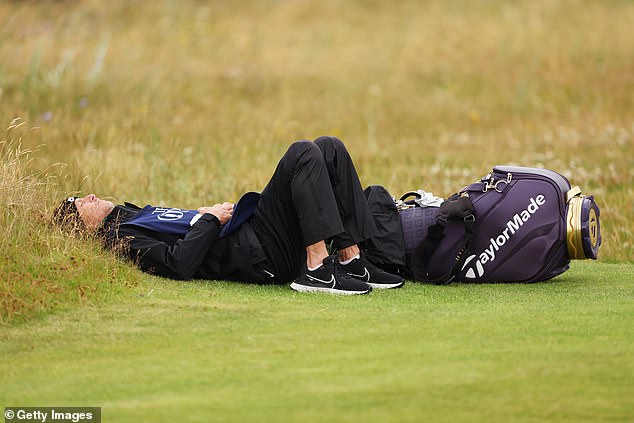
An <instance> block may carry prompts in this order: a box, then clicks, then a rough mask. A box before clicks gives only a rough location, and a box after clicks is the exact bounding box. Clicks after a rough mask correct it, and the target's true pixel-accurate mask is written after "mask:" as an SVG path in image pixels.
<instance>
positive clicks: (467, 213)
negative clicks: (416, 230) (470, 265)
mask: <svg viewBox="0 0 634 423" xmlns="http://www.w3.org/2000/svg"><path fill="white" fill-rule="evenodd" d="M456 220H461V221H462V222H463V223H464V227H465V232H464V235H463V236H462V240H461V245H460V248H459V249H458V252H457V253H456V256H455V258H454V265H453V266H452V268H451V269H450V270H449V272H447V273H445V274H444V275H442V276H440V277H438V278H430V277H429V271H428V265H429V260H430V259H431V256H432V255H433V254H434V252H435V251H436V249H437V248H438V245H440V241H441V240H442V239H443V238H444V236H445V227H446V226H447V222H449V221H456ZM474 227H475V208H474V207H473V203H472V202H471V199H470V198H469V197H468V196H461V195H458V194H454V195H452V196H451V197H449V198H448V199H447V200H445V201H443V203H442V204H441V205H440V211H439V213H438V216H437V220H436V223H435V224H434V225H432V226H430V227H429V229H428V232H427V236H426V237H425V239H424V240H423V241H422V242H421V243H420V244H419V245H418V247H416V250H414V253H413V255H412V258H413V263H412V265H411V266H410V270H411V272H412V274H413V275H414V277H415V278H416V279H418V280H421V281H424V282H431V283H433V284H437V285H441V284H448V283H449V282H451V281H452V280H453V278H454V277H455V276H456V274H457V273H458V272H459V271H460V269H461V268H462V266H463V264H464V261H465V259H466V258H467V255H466V254H465V253H466V252H467V251H468V249H469V246H470V245H471V241H472V239H473V228H474Z"/></svg>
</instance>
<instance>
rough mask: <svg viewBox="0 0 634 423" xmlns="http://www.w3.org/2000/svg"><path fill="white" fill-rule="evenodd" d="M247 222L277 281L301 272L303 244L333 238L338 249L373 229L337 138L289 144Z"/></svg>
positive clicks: (365, 236)
mask: <svg viewBox="0 0 634 423" xmlns="http://www.w3.org/2000/svg"><path fill="white" fill-rule="evenodd" d="M250 222H251V225H252V227H253V229H254V231H255V234H256V236H257V238H258V239H259V241H260V243H261V244H262V246H263V248H264V250H265V254H266V256H267V260H268V263H267V264H266V266H267V267H269V269H267V270H269V271H270V272H272V273H273V274H274V275H275V276H274V281H275V282H277V283H285V282H288V281H291V280H293V279H294V278H296V277H297V276H298V275H299V273H300V271H301V270H302V268H303V266H304V264H305V261H306V247H307V246H309V245H312V244H315V243H316V242H318V241H321V240H331V239H332V240H334V243H335V246H336V247H337V249H342V248H346V247H350V246H352V245H354V244H356V243H359V242H361V241H363V240H365V239H368V238H371V237H372V236H373V235H374V234H375V233H376V226H375V225H374V221H373V219H372V215H371V213H370V208H369V206H368V203H367V200H366V198H365V195H364V194H363V189H362V187H361V183H360V181H359V176H358V175H357V171H356V169H355V167H354V163H353V162H352V159H351V158H350V154H349V153H348V150H346V147H345V145H344V144H343V142H341V140H339V139H338V138H335V137H320V138H317V139H316V140H315V141H314V142H311V141H298V142H295V143H293V144H292V145H291V146H290V147H289V149H288V151H287V152H286V153H285V154H284V156H283V157H282V159H281V160H280V162H279V164H278V166H277V169H276V170H275V173H274V174H273V177H272V178H271V180H270V181H269V183H268V185H267V186H266V187H265V188H264V190H263V191H262V197H261V199H260V202H259V203H258V208H257V209H256V211H255V213H254V215H253V217H252V218H251V220H250Z"/></svg>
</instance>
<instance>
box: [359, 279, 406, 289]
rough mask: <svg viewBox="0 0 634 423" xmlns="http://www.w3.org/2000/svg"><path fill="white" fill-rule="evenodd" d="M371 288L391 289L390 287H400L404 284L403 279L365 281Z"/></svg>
mask: <svg viewBox="0 0 634 423" xmlns="http://www.w3.org/2000/svg"><path fill="white" fill-rule="evenodd" d="M366 283H367V284H368V285H370V286H371V287H372V288H373V289H392V288H400V287H402V286H403V285H405V281H403V282H399V283H372V282H366Z"/></svg>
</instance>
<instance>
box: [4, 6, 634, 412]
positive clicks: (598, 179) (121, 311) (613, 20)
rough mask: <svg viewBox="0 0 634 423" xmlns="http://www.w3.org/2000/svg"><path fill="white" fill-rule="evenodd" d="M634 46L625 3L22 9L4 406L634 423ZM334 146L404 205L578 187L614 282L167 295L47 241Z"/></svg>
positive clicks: (7, 224) (11, 95)
mask: <svg viewBox="0 0 634 423" xmlns="http://www.w3.org/2000/svg"><path fill="white" fill-rule="evenodd" d="M632 22H634V3H633V2H628V1H618V0H605V1H588V0H561V1H550V0H530V1H529V0H525V1H524V0H521V1H514V2H507V1H502V0H491V1H479V0H475V1H472V0H455V1H451V2H447V1H435V0H430V1H417V0H403V1H398V2H379V1H375V0H355V1H340V0H323V1H274V0H272V1H267V2H261V1H250V0H235V1H231V2H223V1H215V2H199V1H193V0H183V1H178V2H177V1H171V0H161V1H154V2H128V1H124V0H111V1H109V2H107V3H104V2H102V1H99V0H83V1H81V2H74V1H50V0H48V1H47V0H44V1H39V2H17V1H4V2H0V128H2V129H4V128H8V129H7V130H6V131H5V132H3V133H0V239H1V243H0V375H2V383H0V407H1V406H3V405H5V406H7V405H39V404H50V405H61V404H66V405H79V404H85V405H96V406H102V407H103V408H104V421H174V420H192V421H195V420H198V421H205V422H206V421H213V420H216V421H245V420H246V421H261V420H265V419H270V420H273V421H288V420H291V421H318V420H319V421H330V420H332V421H355V422H356V421H363V420H364V419H365V420H367V421H399V422H401V421H413V422H414V421H415V422H418V421H424V420H432V421H486V422H489V421H544V420H549V421H550V420H552V421H571V422H572V421H574V422H577V421H631V420H633V419H634V405H633V401H632V399H631V398H633V397H634V392H633V388H632V387H633V384H632V380H634V375H633V371H632V367H633V364H632V360H631V356H632V353H633V351H632V349H633V348H632V347H633V345H632V344H633V342H634V341H633V340H634V334H633V333H632V329H631V326H632V325H631V322H632V317H633V316H632V314H633V304H632V298H633V297H634V295H633V292H632V291H633V290H634V288H633V286H634V285H633V283H632V281H633V280H634V275H633V270H634V265H633V264H632V261H633V260H634V243H632V239H634V223H633V222H634V207H633V204H632V199H633V198H634V120H633V113H632V112H633V110H634V96H633V95H632V93H634V79H633V77H632V75H634V72H633V66H632V64H633V63H634V49H632V45H634V32H632ZM16 118H19V119H16ZM2 125H4V126H2ZM324 134H328V135H335V136H338V137H340V138H342V139H343V140H345V141H346V144H347V146H348V147H349V150H350V151H351V154H352V156H353V158H354V159H355V163H356V164H357V166H358V171H359V174H360V177H361V180H362V183H363V184H364V185H369V184H375V183H379V184H382V185H385V186H386V187H387V188H388V190H390V191H391V192H392V193H393V194H395V195H399V194H401V193H402V192H405V191H409V190H411V189H418V188H423V189H426V190H428V191H433V192H434V193H435V194H437V195H441V196H448V195H451V194H452V193H453V192H455V191H456V190H459V189H460V188H461V187H463V186H465V185H467V184H469V183H471V182H472V181H474V180H475V179H477V178H479V177H481V176H483V175H485V174H486V173H487V172H488V171H489V170H490V168H491V166H493V165H495V164H500V163H510V164H517V165H524V166H539V167H546V168H550V169H552V170H555V171H558V172H560V173H562V174H563V175H564V176H566V177H567V178H569V179H570V181H571V182H572V183H573V185H579V186H580V187H581V188H582V189H583V191H584V192H585V193H587V194H593V195H595V198H596V200H597V202H598V204H599V206H600V207H601V212H602V213H601V224H602V232H603V241H604V243H603V245H602V247H601V250H600V260H599V262H575V263H573V268H572V270H571V271H569V272H567V273H566V274H564V275H562V276H561V277H559V278H557V279H555V280H554V281H552V282H548V283H540V284H536V285H477V286H475V285H474V286H471V285H450V286H447V287H435V286H426V285H414V284H410V285H408V286H407V287H406V288H405V289H403V290H399V291H393V292H375V293H373V294H372V295H370V296H367V297H363V298H333V297H330V296H312V295H299V294H297V293H294V292H292V291H291V290H290V289H289V288H287V287H257V286H248V285H240V284H235V283H228V282H208V283H207V282H200V281H198V282H191V283H179V282H172V281H168V280H162V279H157V278H153V277H149V276H146V275H143V274H141V273H140V272H138V271H137V270H135V269H134V268H133V267H132V266H131V265H129V264H128V263H122V262H120V261H118V260H116V259H115V258H114V257H113V256H112V255H111V254H110V253H108V252H105V251H103V250H101V249H100V247H99V246H98V245H97V243H95V242H94V241H93V240H90V239H75V238H70V237H67V236H66V235H64V234H63V233H62V232H61V231H59V230H58V229H56V228H52V227H50V226H49V225H48V224H47V219H48V216H50V212H51V208H52V207H53V205H54V204H56V203H57V202H58V201H59V199H60V198H64V197H66V196H67V195H68V194H69V193H75V192H82V193H84V194H86V193H88V192H95V193H96V194H98V195H101V196H104V197H107V198H110V199H112V200H114V201H116V202H122V201H132V202H136V203H139V204H141V205H144V204H145V203H153V204H156V205H159V204H161V205H170V206H178V207H188V208H197V207H199V206H202V205H211V204H214V203H216V202H222V201H235V200H236V199H237V198H238V196H239V195H240V194H241V193H242V192H244V191H247V190H260V189H261V188H262V187H263V186H264V184H265V183H266V181H267V178H268V177H269V176H270V175H271V173H272V171H273V169H274V167H275V165H276V162H277V160H278V159H279V157H280V156H281V154H282V153H283V152H284V150H285V148H286V147H287V146H288V144H289V143H290V142H292V141H294V140H297V139H305V138H309V139H312V138H315V137H317V136H319V135H324Z"/></svg>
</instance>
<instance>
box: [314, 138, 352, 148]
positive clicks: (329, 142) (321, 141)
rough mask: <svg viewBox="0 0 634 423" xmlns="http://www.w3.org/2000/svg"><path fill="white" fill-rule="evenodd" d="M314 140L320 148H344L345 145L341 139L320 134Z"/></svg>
mask: <svg viewBox="0 0 634 423" xmlns="http://www.w3.org/2000/svg"><path fill="white" fill-rule="evenodd" d="M314 142H315V144H317V145H318V146H319V148H320V149H322V150H323V149H324V148H334V149H335V150H346V146H345V145H344V143H343V141H341V140H340V139H339V138H337V137H331V136H321V137H319V138H317V139H315V141H314Z"/></svg>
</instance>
